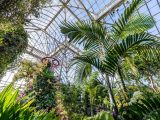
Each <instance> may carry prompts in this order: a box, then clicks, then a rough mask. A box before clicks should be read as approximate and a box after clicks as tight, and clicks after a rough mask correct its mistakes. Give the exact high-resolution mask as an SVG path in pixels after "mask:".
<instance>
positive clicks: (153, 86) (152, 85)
mask: <svg viewBox="0 0 160 120" xmlns="http://www.w3.org/2000/svg"><path fill="white" fill-rule="evenodd" d="M147 78H148V80H149V82H150V86H151V88H152V89H153V90H154V91H156V85H155V83H154V80H153V77H152V74H151V72H150V71H148V76H147Z"/></svg>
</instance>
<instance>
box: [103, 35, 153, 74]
mask: <svg viewBox="0 0 160 120" xmlns="http://www.w3.org/2000/svg"><path fill="white" fill-rule="evenodd" d="M152 40H154V37H153V36H151V35H150V34H148V33H141V34H135V35H130V36H128V37H127V38H126V39H124V40H122V41H121V42H119V43H117V44H116V45H115V46H114V47H113V49H112V50H110V51H109V52H108V54H107V55H106V60H105V61H104V62H105V67H106V69H107V71H108V72H109V73H110V74H114V73H115V71H116V69H117V66H118V65H119V64H120V63H121V62H122V61H121V60H122V58H124V57H125V55H126V54H127V52H128V51H129V50H130V49H131V48H133V47H135V46H136V45H139V44H140V43H142V42H143V44H145V41H152Z"/></svg>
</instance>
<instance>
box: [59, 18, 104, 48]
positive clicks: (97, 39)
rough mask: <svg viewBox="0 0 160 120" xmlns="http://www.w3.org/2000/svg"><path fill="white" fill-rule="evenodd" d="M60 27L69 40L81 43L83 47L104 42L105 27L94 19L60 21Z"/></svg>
mask: <svg viewBox="0 0 160 120" xmlns="http://www.w3.org/2000/svg"><path fill="white" fill-rule="evenodd" d="M60 29H61V32H62V33H63V34H64V35H66V36H68V38H69V42H73V43H75V44H77V43H78V44H83V46H84V48H88V47H89V46H99V45H100V44H101V43H104V44H106V39H105V38H106V28H105V27H103V25H102V24H101V23H99V22H96V21H87V22H85V21H81V22H77V23H72V22H68V23H62V26H60Z"/></svg>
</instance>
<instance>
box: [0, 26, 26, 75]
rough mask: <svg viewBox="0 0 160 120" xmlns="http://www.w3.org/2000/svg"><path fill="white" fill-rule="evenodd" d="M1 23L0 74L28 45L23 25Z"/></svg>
mask: <svg viewBox="0 0 160 120" xmlns="http://www.w3.org/2000/svg"><path fill="white" fill-rule="evenodd" d="M12 27H13V26H10V23H7V24H2V27H1V28H0V51H1V52H0V56H1V57H0V61H1V62H0V74H2V73H3V72H4V71H5V70H6V69H7V67H9V65H10V64H11V63H12V62H14V60H15V59H16V58H17V57H18V56H19V55H20V54H21V53H22V52H24V51H25V49H26V47H27V45H28V35H27V33H26V31H25V30H24V28H23V26H21V25H20V26H16V27H13V28H12Z"/></svg>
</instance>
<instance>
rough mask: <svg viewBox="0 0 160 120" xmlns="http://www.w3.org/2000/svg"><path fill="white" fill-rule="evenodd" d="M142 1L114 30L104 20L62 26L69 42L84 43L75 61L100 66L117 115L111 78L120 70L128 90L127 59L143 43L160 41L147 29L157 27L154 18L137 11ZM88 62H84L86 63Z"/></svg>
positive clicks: (130, 7)
mask: <svg viewBox="0 0 160 120" xmlns="http://www.w3.org/2000/svg"><path fill="white" fill-rule="evenodd" d="M141 2H142V0H133V2H132V3H131V4H130V6H129V7H128V8H126V9H125V11H124V13H123V14H122V15H121V17H120V18H119V19H118V20H117V21H116V22H115V23H114V24H113V25H112V28H111V30H108V29H107V28H106V27H105V25H103V24H102V23H101V22H100V21H81V22H76V23H72V22H68V23H63V25H62V26H61V32H62V33H63V34H64V35H66V36H68V38H69V39H70V40H69V42H72V43H75V44H77V43H78V44H83V46H84V52H83V53H82V54H81V55H79V56H76V57H75V58H74V59H73V61H75V60H76V61H78V62H76V63H84V64H90V65H92V69H93V67H94V68H96V69H97V70H98V71H99V72H100V73H101V74H102V76H103V77H104V78H105V80H106V84H107V86H108V92H109V96H110V102H111V105H112V109H113V113H115V116H117V114H118V108H117V105H116V101H115V98H114V94H113V91H112V87H111V84H110V78H111V77H115V74H116V73H117V71H118V73H119V75H120V76H121V77H120V78H121V81H122V84H123V87H124V89H125V82H124V80H123V79H122V78H123V76H122V73H123V71H122V69H121V65H122V63H124V62H125V58H126V57H132V56H134V55H135V54H136V53H137V51H138V47H139V46H145V45H148V44H151V43H152V42H153V41H154V42H156V41H155V39H156V37H155V36H153V35H151V34H149V33H147V32H146V30H148V29H150V28H152V27H153V26H154V21H153V19H152V17H150V16H147V15H141V14H140V15H136V14H135V11H136V10H137V7H138V6H139V5H140V4H141ZM84 64H82V65H83V66H84ZM83 70H84V69H83ZM81 72H82V71H81ZM82 73H83V72H82Z"/></svg>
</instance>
